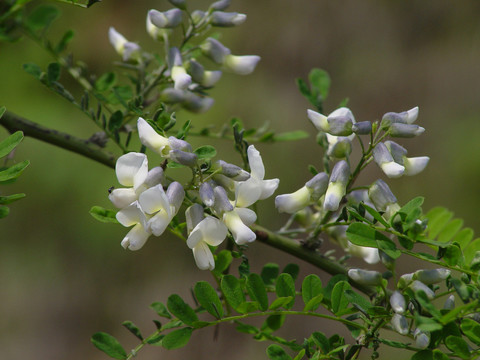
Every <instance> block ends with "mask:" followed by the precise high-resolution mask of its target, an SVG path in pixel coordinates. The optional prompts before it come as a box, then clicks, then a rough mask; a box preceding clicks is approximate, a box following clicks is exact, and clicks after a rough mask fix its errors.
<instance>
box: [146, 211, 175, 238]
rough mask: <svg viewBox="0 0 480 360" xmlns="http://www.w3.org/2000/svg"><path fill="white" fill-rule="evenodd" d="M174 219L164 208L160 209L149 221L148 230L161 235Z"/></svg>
mask: <svg viewBox="0 0 480 360" xmlns="http://www.w3.org/2000/svg"><path fill="white" fill-rule="evenodd" d="M170 221H172V217H171V216H170V214H168V213H167V212H166V211H164V210H160V211H159V212H158V213H156V214H155V216H153V217H152V218H151V219H150V220H148V222H147V231H151V232H152V234H153V235H155V236H160V235H162V234H163V232H164V231H165V229H166V228H167V226H168V224H170Z"/></svg>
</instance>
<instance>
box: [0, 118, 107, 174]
mask: <svg viewBox="0 0 480 360" xmlns="http://www.w3.org/2000/svg"><path fill="white" fill-rule="evenodd" d="M0 125H2V126H3V127H4V128H5V129H7V130H8V131H9V132H10V133H14V132H15V131H23V134H24V135H25V136H30V137H33V138H35V139H38V140H41V141H45V142H47V143H50V144H52V145H56V146H58V147H61V148H63V149H66V150H70V151H73V152H74V153H77V154H80V155H83V156H85V157H87V158H89V159H92V160H95V161H97V162H99V163H101V164H104V165H107V166H108V167H111V168H115V162H116V158H115V156H114V155H113V154H111V153H109V152H106V151H105V150H103V149H102V148H101V147H100V146H98V145H97V144H95V143H93V142H91V141H90V140H84V139H79V138H77V137H75V136H72V135H70V134H67V133H63V132H60V131H57V130H53V129H49V128H47V127H44V126H42V125H39V124H37V123H34V122H32V121H30V120H27V119H24V118H22V117H20V116H18V115H16V114H13V113H11V112H9V111H6V112H5V114H3V116H2V117H1V118H0Z"/></svg>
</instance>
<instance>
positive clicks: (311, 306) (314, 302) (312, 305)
mask: <svg viewBox="0 0 480 360" xmlns="http://www.w3.org/2000/svg"><path fill="white" fill-rule="evenodd" d="M322 300H323V294H320V295H317V296H314V297H313V298H311V299H310V300H308V302H307V303H306V304H305V307H304V308H303V311H315V310H317V308H318V307H319V306H320V304H321V303H322Z"/></svg>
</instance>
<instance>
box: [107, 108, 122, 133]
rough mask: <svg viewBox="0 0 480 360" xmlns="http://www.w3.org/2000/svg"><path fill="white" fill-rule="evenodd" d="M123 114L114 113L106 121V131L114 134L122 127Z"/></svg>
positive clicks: (119, 112)
mask: <svg viewBox="0 0 480 360" xmlns="http://www.w3.org/2000/svg"><path fill="white" fill-rule="evenodd" d="M122 122H123V113H122V112H121V111H120V110H117V111H115V112H114V113H113V114H112V115H111V116H110V119H109V120H108V130H110V131H111V132H115V131H117V130H118V129H120V127H121V126H122Z"/></svg>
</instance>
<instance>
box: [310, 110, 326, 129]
mask: <svg viewBox="0 0 480 360" xmlns="http://www.w3.org/2000/svg"><path fill="white" fill-rule="evenodd" d="M307 116H308V119H309V120H310V121H311V122H312V124H313V126H315V128H316V129H317V130H318V131H323V132H328V130H330V124H329V123H328V121H327V117H326V116H325V115H322V114H320V113H318V112H316V111H313V110H310V109H308V110H307Z"/></svg>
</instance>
